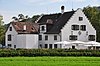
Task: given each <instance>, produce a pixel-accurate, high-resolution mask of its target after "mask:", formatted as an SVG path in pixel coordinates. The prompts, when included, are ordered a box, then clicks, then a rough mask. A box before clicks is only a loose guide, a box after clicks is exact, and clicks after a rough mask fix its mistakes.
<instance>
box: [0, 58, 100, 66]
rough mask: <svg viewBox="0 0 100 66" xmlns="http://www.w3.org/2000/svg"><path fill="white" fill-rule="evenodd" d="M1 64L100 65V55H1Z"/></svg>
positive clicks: (10, 65) (39, 65)
mask: <svg viewBox="0 0 100 66" xmlns="http://www.w3.org/2000/svg"><path fill="white" fill-rule="evenodd" d="M0 66H100V57H4V58H3V57H1V58H0Z"/></svg>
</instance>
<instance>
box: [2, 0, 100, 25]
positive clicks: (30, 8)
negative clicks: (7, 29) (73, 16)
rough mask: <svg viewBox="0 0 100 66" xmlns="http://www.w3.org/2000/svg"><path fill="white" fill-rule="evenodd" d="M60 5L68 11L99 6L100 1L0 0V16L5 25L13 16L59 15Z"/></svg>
mask: <svg viewBox="0 0 100 66" xmlns="http://www.w3.org/2000/svg"><path fill="white" fill-rule="evenodd" d="M62 5H64V6H65V11H69V10H72V8H73V9H74V10H76V9H77V8H83V7H86V6H88V5H90V6H99V5H100V0H0V14H1V15H2V16H3V18H4V22H5V23H6V24H7V23H9V22H10V21H11V18H12V17H13V16H17V15H18V14H20V13H22V14H24V15H29V16H30V17H32V16H33V15H37V14H47V13H48V14H50V13H59V12H60V7H61V6H62Z"/></svg>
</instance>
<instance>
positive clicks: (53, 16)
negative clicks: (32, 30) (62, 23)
mask: <svg viewBox="0 0 100 66" xmlns="http://www.w3.org/2000/svg"><path fill="white" fill-rule="evenodd" d="M60 16H61V13H56V14H47V15H43V16H42V17H41V19H40V20H39V21H38V22H37V23H39V24H46V22H47V20H48V19H51V20H52V21H53V23H54V22H56V21H57V19H58V18H59V17H60Z"/></svg>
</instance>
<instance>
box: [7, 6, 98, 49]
mask: <svg viewBox="0 0 100 66" xmlns="http://www.w3.org/2000/svg"><path fill="white" fill-rule="evenodd" d="M61 12H62V13H56V14H49V15H42V16H41V18H39V19H38V20H37V21H36V23H34V24H30V23H25V24H23V23H24V22H14V23H11V24H10V26H9V28H8V30H7V32H6V45H7V46H10V47H11V48H14V47H16V48H61V47H62V46H61V45H57V44H54V43H55V42H59V41H70V42H71V41H76V40H78V41H84V42H88V41H96V30H95V28H94V27H93V26H92V24H91V23H90V22H89V20H88V18H87V17H86V16H85V14H84V13H83V11H82V10H81V9H77V10H76V11H69V12H64V6H62V7H61ZM15 23H16V24H17V23H18V25H19V23H21V24H22V25H20V26H18V25H16V24H15ZM26 24H28V25H30V26H31V25H33V27H32V28H30V27H29V26H27V25H26ZM36 25H37V26H36ZM27 28H30V29H31V30H30V31H29V32H28V33H27V31H28V30H29V29H27ZM11 29H12V31H11ZM20 29H21V30H20ZM31 31H32V33H31ZM37 33H38V34H37ZM9 37H11V38H12V40H11V39H9ZM9 40H10V41H9ZM62 48H63V47H62ZM66 48H77V46H75V45H74V46H73V45H68V46H67V47H66ZM78 48H80V49H86V48H88V47H84V46H79V47H78Z"/></svg>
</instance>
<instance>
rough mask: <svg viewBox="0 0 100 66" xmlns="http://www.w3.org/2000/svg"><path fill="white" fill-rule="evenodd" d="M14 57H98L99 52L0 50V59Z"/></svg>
mask: <svg viewBox="0 0 100 66" xmlns="http://www.w3.org/2000/svg"><path fill="white" fill-rule="evenodd" d="M14 56H28V57H33V56H96V57H100V50H75V49H74V50H73V49H0V57H14Z"/></svg>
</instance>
